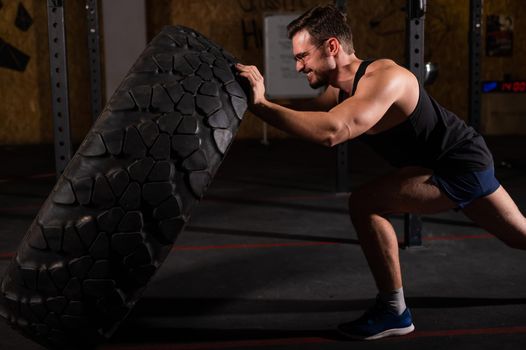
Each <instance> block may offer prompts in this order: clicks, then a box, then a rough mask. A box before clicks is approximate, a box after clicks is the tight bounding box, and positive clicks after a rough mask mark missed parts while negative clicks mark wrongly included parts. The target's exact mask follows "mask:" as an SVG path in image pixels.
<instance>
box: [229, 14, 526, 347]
mask: <svg viewBox="0 0 526 350" xmlns="http://www.w3.org/2000/svg"><path fill="white" fill-rule="evenodd" d="M288 30H289V37H290V38H291V39H292V50H293V54H294V57H295V59H296V69H297V70H298V72H301V73H304V74H305V75H306V77H307V80H308V81H309V84H310V85H311V86H312V87H313V88H318V87H321V86H328V87H327V89H326V90H325V92H324V93H323V94H321V95H320V96H319V97H317V98H315V99H314V100H313V101H312V103H310V104H308V105H306V106H302V108H301V109H303V110H308V111H300V110H293V109H289V108H286V107H284V106H280V105H278V104H275V103H273V102H270V101H268V100H267V99H266V98H265V86H264V82H263V77H262V76H261V74H260V72H259V71H258V69H257V68H256V67H254V66H245V65H241V64H239V65H238V66H237V69H238V70H239V72H240V75H241V76H242V77H245V78H246V79H248V81H249V82H250V85H251V88H252V96H251V101H250V108H251V110H252V111H253V112H254V113H255V114H256V115H258V116H259V117H261V118H262V119H263V120H264V121H266V122H268V123H270V124H272V125H274V126H276V127H278V128H280V129H283V130H285V131H287V132H289V133H291V134H293V135H297V136H300V137H303V138H306V139H309V140H312V141H314V142H318V143H321V144H324V145H327V146H334V145H337V144H339V143H341V142H345V141H347V140H350V139H353V138H357V137H360V138H361V139H363V140H364V141H365V142H367V143H369V144H370V145H371V146H372V147H373V149H375V150H376V151H377V152H379V153H380V154H381V155H382V156H384V157H385V158H386V159H387V160H388V161H389V162H391V164H393V165H394V166H396V167H397V170H396V171H394V172H393V173H391V174H388V175H386V176H383V177H381V178H379V179H377V180H374V181H372V182H370V183H368V184H366V185H365V186H363V187H362V188H360V189H358V190H357V191H355V192H353V193H352V194H351V196H350V199H349V207H350V216H351V219H352V223H353V225H354V227H355V228H356V231H357V234H358V238H359V240H360V244H361V247H362V250H363V252H364V254H365V257H366V259H367V261H368V263H369V266H370V268H371V271H372V274H373V276H374V279H375V281H376V284H377V287H378V290H379V293H378V296H377V299H376V304H375V305H374V307H372V308H371V309H370V310H368V311H367V312H366V313H365V314H364V315H363V316H362V317H360V318H359V319H358V320H355V321H353V322H349V323H345V324H342V325H340V327H339V330H340V331H341V332H342V333H344V334H346V335H348V336H350V337H353V338H359V339H378V338H382V337H386V336H390V335H404V334H407V333H410V332H412V331H413V330H414V326H413V322H412V316H411V313H410V311H409V309H408V308H407V307H406V305H405V301H404V293H403V288H402V277H401V272H400V262H399V257H398V242H397V238H396V235H395V232H394V230H393V227H392V225H391V224H390V223H389V221H388V219H387V216H388V215H390V214H394V213H406V212H409V213H416V214H431V213H437V212H441V211H445V210H449V209H455V208H459V209H461V210H463V212H464V213H465V214H466V215H467V216H468V217H469V218H471V219H472V220H473V221H474V222H475V223H477V224H479V225H480V226H481V227H483V228H484V229H486V230H488V231H489V232H492V233H493V234H495V235H496V236H497V237H498V238H499V239H501V240H502V241H504V242H505V243H506V244H508V245H509V246H511V247H514V248H520V249H526V219H525V218H524V216H523V215H522V214H521V212H520V211H519V209H518V208H517V206H516V205H515V203H514V202H513V200H512V199H511V198H510V196H509V195H508V194H507V192H506V191H505V190H504V188H502V186H500V184H499V183H498V181H497V180H496V179H495V176H494V170H493V159H492V156H491V153H490V152H489V150H488V148H487V146H486V144H485V142H484V140H483V139H482V137H481V136H480V135H479V134H478V133H477V132H476V131H475V130H474V129H473V128H471V127H468V126H467V125H466V124H465V123H464V122H463V121H462V120H460V119H459V118H458V117H456V116H455V115H454V114H452V113H451V112H449V111H448V110H446V109H444V108H443V107H441V106H440V105H439V104H437V102H436V101H434V100H433V99H432V98H430V97H429V96H428V95H427V93H426V91H425V90H424V89H423V88H422V86H420V85H419V83H418V81H417V79H416V78H415V76H414V75H413V74H412V73H411V72H409V71H408V70H406V69H405V68H403V67H401V66H399V65H397V64H396V63H395V62H393V61H391V60H388V59H379V60H375V61H362V60H361V59H359V58H358V57H356V55H355V53H354V48H353V42H352V35H351V30H350V28H349V26H348V25H347V23H346V20H345V16H344V15H342V14H341V13H340V12H339V11H338V10H337V9H336V8H335V7H334V6H318V7H315V8H313V9H311V10H309V11H307V12H306V13H305V14H303V15H301V16H300V17H299V18H297V19H296V20H294V21H293V22H291V23H290V24H289V26H288Z"/></svg>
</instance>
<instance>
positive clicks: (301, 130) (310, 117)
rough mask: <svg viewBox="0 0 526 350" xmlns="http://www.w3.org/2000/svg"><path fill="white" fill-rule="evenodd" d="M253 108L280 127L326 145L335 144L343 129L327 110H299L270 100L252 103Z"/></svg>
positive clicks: (264, 118)
mask: <svg viewBox="0 0 526 350" xmlns="http://www.w3.org/2000/svg"><path fill="white" fill-rule="evenodd" d="M251 110H252V112H254V113H255V114H256V115H257V116H258V117H260V118H261V119H262V120H264V121H265V122H267V123H268V124H270V125H272V126H274V127H276V128H278V129H281V130H283V131H285V132H287V133H289V134H292V135H295V136H298V137H301V138H305V139H308V140H311V141H314V142H316V143H320V144H323V145H326V146H333V145H334V144H335V140H336V139H337V138H338V137H339V136H340V133H341V131H342V130H341V125H339V123H337V122H335V121H334V120H333V119H332V118H329V115H328V113H327V112H317V111H297V110H293V109H290V108H287V107H284V106H281V105H279V104H277V103H273V102H270V101H268V100H264V101H262V102H260V103H258V104H255V105H252V106H251Z"/></svg>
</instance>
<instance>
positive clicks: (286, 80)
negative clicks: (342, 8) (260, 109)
mask: <svg viewBox="0 0 526 350" xmlns="http://www.w3.org/2000/svg"><path fill="white" fill-rule="evenodd" d="M298 16H299V14H297V13H292V14H291V13H287V14H268V15H265V17H264V19H263V31H264V39H263V40H264V43H265V46H264V47H265V88H266V95H267V97H269V98H309V97H315V96H318V95H319V94H320V93H321V92H322V89H312V88H311V87H310V86H309V83H308V81H307V77H306V76H305V75H304V74H301V73H298V72H296V62H295V61H294V57H293V54H292V42H291V40H290V39H289V38H288V37H287V25H288V24H289V23H290V22H291V21H292V20H294V19H295V18H297V17H298Z"/></svg>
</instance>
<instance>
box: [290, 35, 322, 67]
mask: <svg viewBox="0 0 526 350" xmlns="http://www.w3.org/2000/svg"><path fill="white" fill-rule="evenodd" d="M326 40H327V39H325V40H322V42H321V43H320V44H319V45H317V46H314V47H311V48H310V49H308V50H307V51H303V52H300V53H298V54H296V55H294V60H295V61H296V62H301V64H303V65H304V64H305V59H306V58H307V57H308V56H309V55H310V53H311V52H312V51H314V50H317V49H318V48H319V47H320V46H322V45H323V44H325V41H326Z"/></svg>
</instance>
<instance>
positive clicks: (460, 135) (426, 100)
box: [339, 60, 493, 174]
mask: <svg viewBox="0 0 526 350" xmlns="http://www.w3.org/2000/svg"><path fill="white" fill-rule="evenodd" d="M372 62H373V61H372V60H370V61H363V62H362V63H361V64H360V67H359V68H358V71H357V72H356V76H355V77H354V84H353V89H352V93H351V96H352V95H354V93H355V92H356V88H357V86H358V82H359V81H360V79H361V78H362V76H363V75H364V74H365V71H366V69H367V66H368V65H369V64H370V63H372ZM419 90H420V93H419V98H418V103H417V105H416V108H415V110H414V111H413V113H411V114H410V115H409V117H408V118H407V119H406V120H405V121H403V122H402V123H401V124H398V125H396V126H394V127H392V128H390V129H387V130H385V131H382V132H379V133H377V134H374V135H367V134H362V135H361V136H360V137H359V138H360V139H361V140H363V141H364V142H366V143H367V144H369V145H370V146H371V147H372V148H373V149H374V150H375V151H376V152H377V153H379V154H380V155H381V156H382V157H384V158H385V159H386V160H387V161H388V162H389V163H390V164H391V165H393V166H395V167H402V166H410V165H417V166H422V167H426V168H430V169H433V170H434V171H435V172H436V173H439V174H461V173H465V172H469V171H478V170H484V169H486V168H488V167H490V166H492V164H493V158H492V155H491V152H490V151H489V149H488V147H487V146H486V143H485V142H484V139H483V138H482V136H481V135H480V134H479V133H477V132H476V131H475V129H473V128H472V127H470V126H468V125H466V123H465V122H464V121H463V120H462V119H460V118H459V117H457V116H456V115H455V114H454V113H452V112H450V111H448V110H447V109H445V108H444V107H442V106H441V105H439V104H438V103H437V102H436V101H435V100H434V99H433V98H432V97H430V96H429V95H428V94H427V92H426V91H425V90H424V88H423V87H422V86H421V85H420V84H419ZM347 97H349V96H348V95H347V94H346V93H345V92H344V91H342V90H340V94H339V102H340V103H341V102H342V101H343V100H344V99H346V98H347Z"/></svg>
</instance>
